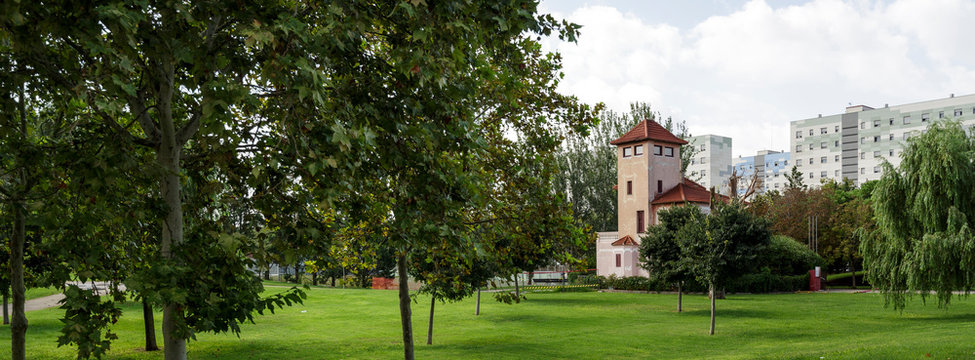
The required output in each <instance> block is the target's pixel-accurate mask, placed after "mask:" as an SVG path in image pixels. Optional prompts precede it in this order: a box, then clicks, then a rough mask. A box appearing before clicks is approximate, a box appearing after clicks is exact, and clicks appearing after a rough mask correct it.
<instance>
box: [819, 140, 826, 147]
mask: <svg viewBox="0 0 975 360" xmlns="http://www.w3.org/2000/svg"><path fill="white" fill-rule="evenodd" d="M819 148H820V149H825V148H826V142H825V141H823V142H821V143H819Z"/></svg>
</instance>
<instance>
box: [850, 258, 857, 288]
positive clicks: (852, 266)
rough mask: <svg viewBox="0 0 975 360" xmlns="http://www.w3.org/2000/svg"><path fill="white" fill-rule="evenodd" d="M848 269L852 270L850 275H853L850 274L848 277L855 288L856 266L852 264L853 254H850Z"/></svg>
mask: <svg viewBox="0 0 975 360" xmlns="http://www.w3.org/2000/svg"><path fill="white" fill-rule="evenodd" d="M850 271H852V274H851V275H853V276H850V278H851V279H853V289H854V290H856V288H857V268H856V266H855V265H854V262H853V255H850Z"/></svg>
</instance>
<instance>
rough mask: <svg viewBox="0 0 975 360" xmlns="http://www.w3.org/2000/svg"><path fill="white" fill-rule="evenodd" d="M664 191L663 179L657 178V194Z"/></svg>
mask: <svg viewBox="0 0 975 360" xmlns="http://www.w3.org/2000/svg"><path fill="white" fill-rule="evenodd" d="M662 192H664V182H663V180H657V194H659V193H662Z"/></svg>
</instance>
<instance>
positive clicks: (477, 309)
mask: <svg viewBox="0 0 975 360" xmlns="http://www.w3.org/2000/svg"><path fill="white" fill-rule="evenodd" d="M474 315H481V288H477V302H476V303H474Z"/></svg>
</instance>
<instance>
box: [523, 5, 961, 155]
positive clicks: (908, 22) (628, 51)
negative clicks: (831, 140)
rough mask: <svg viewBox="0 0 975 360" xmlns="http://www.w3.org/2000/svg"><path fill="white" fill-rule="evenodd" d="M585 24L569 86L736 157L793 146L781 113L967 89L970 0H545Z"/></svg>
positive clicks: (570, 55)
mask: <svg viewBox="0 0 975 360" xmlns="http://www.w3.org/2000/svg"><path fill="white" fill-rule="evenodd" d="M539 10H540V11H541V12H542V13H551V14H553V15H554V16H555V17H556V18H562V19H567V20H569V21H571V22H573V23H576V24H579V25H582V29H581V30H580V31H581V35H580V37H579V39H578V42H577V43H568V42H562V41H559V40H558V39H557V38H554V37H552V38H545V39H543V40H542V45H543V47H544V48H545V49H546V50H548V51H557V52H559V53H561V54H562V58H563V72H564V73H565V78H564V79H563V80H562V82H561V83H560V85H559V90H560V91H561V92H563V93H567V94H573V95H576V96H578V97H579V99H580V100H582V101H583V102H586V103H591V104H594V103H597V102H603V103H605V104H606V106H607V107H608V108H609V109H612V110H615V111H620V112H626V111H628V110H629V104H630V103H631V102H634V101H641V102H649V103H650V104H651V105H652V106H653V108H654V109H656V110H657V111H659V112H660V113H661V115H663V116H664V117H667V116H671V117H673V118H674V119H675V120H679V121H680V120H684V121H686V122H687V125H688V128H689V129H690V131H691V133H692V134H693V135H704V134H714V135H722V136H728V137H731V138H732V141H733V155H734V156H735V157H737V156H739V155H741V156H749V155H754V154H755V152H757V151H758V150H765V149H768V150H779V151H781V150H787V149H788V148H789V122H790V121H793V120H801V119H808V118H813V117H816V116H817V115H818V114H823V115H830V114H839V113H843V112H844V111H845V108H846V107H847V106H849V105H858V104H863V105H869V106H872V107H883V106H884V104H890V105H891V106H893V105H899V104H907V103H913V102H918V101H925V100H934V99H940V98H946V97H948V96H950V95H951V94H956V95H967V94H973V93H975V41H972V38H973V35H975V0H970V1H964V0H899V1H867V0H854V1H841V0H813V1H793V0H779V1H775V0H751V1H734V0H726V1H720V0H699V1H691V0H688V1H673V0H643V1H610V0H604V1H599V0H543V1H542V2H541V5H540V8H539Z"/></svg>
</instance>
